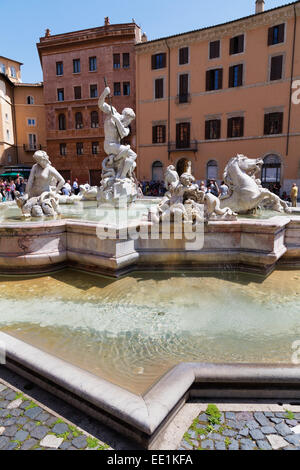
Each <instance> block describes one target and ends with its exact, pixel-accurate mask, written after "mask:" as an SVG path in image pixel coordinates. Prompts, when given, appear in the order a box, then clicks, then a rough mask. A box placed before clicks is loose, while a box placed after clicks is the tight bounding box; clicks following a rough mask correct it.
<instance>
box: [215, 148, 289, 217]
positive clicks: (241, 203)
mask: <svg viewBox="0 0 300 470" xmlns="http://www.w3.org/2000/svg"><path fill="white" fill-rule="evenodd" d="M262 165H263V160H261V159H250V158H248V157H246V156H245V155H237V156H236V157H233V158H232V159H231V160H230V161H229V162H228V164H227V166H226V168H225V171H224V181H225V183H226V184H227V186H228V187H229V190H230V191H229V194H228V196H225V197H224V198H222V199H221V207H222V208H223V207H229V208H230V209H231V210H232V211H234V212H237V213H239V214H246V213H248V212H250V211H253V210H255V209H257V208H258V207H259V206H260V205H261V206H263V205H264V204H268V207H270V208H271V209H273V210H274V211H277V212H287V213H291V209H290V207H289V206H288V205H287V203H286V202H284V201H282V200H281V199H280V198H279V197H278V196H276V194H273V193H271V191H269V190H268V189H266V188H263V187H262V185H261V181H260V180H259V179H258V177H257V175H258V173H259V172H260V171H261V168H262Z"/></svg>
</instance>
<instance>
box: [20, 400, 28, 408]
mask: <svg viewBox="0 0 300 470" xmlns="http://www.w3.org/2000/svg"><path fill="white" fill-rule="evenodd" d="M29 405H30V401H29V400H25V401H23V403H22V405H20V408H22V410H25V408H27V406H29Z"/></svg>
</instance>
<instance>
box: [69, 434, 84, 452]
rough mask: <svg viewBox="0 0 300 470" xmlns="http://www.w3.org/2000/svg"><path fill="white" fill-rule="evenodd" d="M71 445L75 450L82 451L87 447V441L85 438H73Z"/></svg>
mask: <svg viewBox="0 0 300 470" xmlns="http://www.w3.org/2000/svg"><path fill="white" fill-rule="evenodd" d="M72 445H73V446H74V447H76V449H84V448H85V447H86V446H87V441H86V437H85V436H79V437H75V439H73V440H72Z"/></svg>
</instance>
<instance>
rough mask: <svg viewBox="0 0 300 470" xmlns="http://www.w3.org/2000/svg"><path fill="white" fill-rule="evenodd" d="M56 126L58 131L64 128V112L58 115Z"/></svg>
mask: <svg viewBox="0 0 300 470" xmlns="http://www.w3.org/2000/svg"><path fill="white" fill-rule="evenodd" d="M58 128H59V130H60V131H65V130H66V116H65V115H64V114H60V115H59V116H58Z"/></svg>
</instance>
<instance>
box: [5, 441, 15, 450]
mask: <svg viewBox="0 0 300 470" xmlns="http://www.w3.org/2000/svg"><path fill="white" fill-rule="evenodd" d="M17 447H18V443H17V442H10V443H9V444H8V446H6V447H5V449H4V450H15V449H16V448H17Z"/></svg>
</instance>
